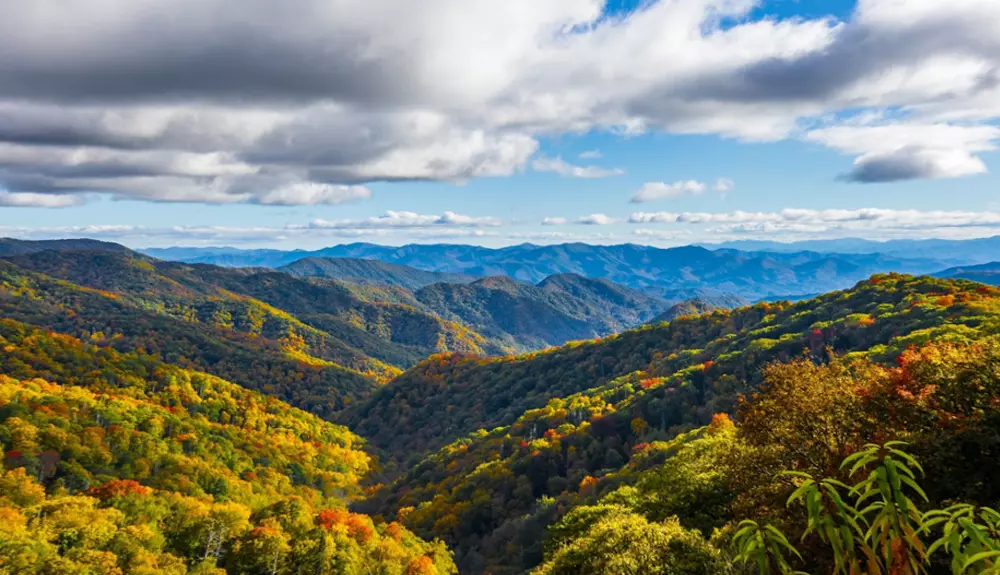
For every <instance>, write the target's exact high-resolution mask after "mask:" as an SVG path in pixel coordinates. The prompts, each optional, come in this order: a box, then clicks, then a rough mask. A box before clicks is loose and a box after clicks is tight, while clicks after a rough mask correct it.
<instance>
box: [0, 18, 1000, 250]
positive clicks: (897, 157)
mask: <svg viewBox="0 0 1000 575" xmlns="http://www.w3.org/2000/svg"><path fill="white" fill-rule="evenodd" d="M44 1H49V0H44ZM52 1H54V0H52ZM80 1H82V0H80ZM213 1H214V0H213ZM593 1H594V0H565V1H564V2H563V4H565V5H566V6H565V13H560V12H559V11H558V10H556V9H554V8H553V9H551V10H542V12H546V13H536V12H538V11H539V9H536V8H534V6H537V4H532V3H531V2H524V3H523V6H522V5H521V4H519V2H520V0H517V1H515V2H512V4H511V6H514V5H517V6H519V7H520V9H521V10H522V11H521V12H516V10H514V9H511V12H516V13H514V14H510V13H507V12H504V13H502V14H491V12H490V11H491V10H494V9H496V4H491V3H489V2H468V3H465V4H463V5H459V4H456V3H454V2H452V1H451V0H435V2H432V3H431V4H428V10H429V11H431V10H438V11H440V14H439V16H440V17H439V18H438V19H436V20H434V21H432V22H431V24H433V22H449V21H450V22H453V24H452V25H453V26H461V25H465V26H467V28H464V29H460V30H458V31H455V32H454V33H453V34H452V32H450V31H449V32H447V33H440V32H439V31H436V29H435V28H434V27H433V26H432V25H431V24H428V29H427V30H426V31H425V30H423V29H421V28H420V25H419V23H416V24H412V25H410V24H407V21H406V19H405V18H403V17H402V15H401V16H400V20H401V23H400V24H398V25H399V26H405V27H404V28H401V30H405V32H406V34H412V39H411V40H409V41H410V42H412V46H413V52H414V53H415V54H414V55H413V56H412V60H406V62H405V64H406V66H404V67H402V68H401V67H400V64H399V62H396V61H395V60H393V58H398V57H399V56H398V51H397V52H393V51H387V52H386V55H385V56H384V58H381V57H375V58H374V59H373V60H372V59H369V60H366V61H365V62H364V69H362V68H361V67H359V66H357V65H354V64H356V63H354V64H352V66H347V65H345V66H344V68H345V69H346V70H347V71H346V72H344V74H346V75H347V77H348V79H355V84H356V85H357V86H361V88H358V89H357V90H350V91H345V90H344V89H343V88H342V84H341V83H342V82H343V81H344V80H343V78H339V77H338V78H337V79H336V80H337V82H334V81H333V80H331V81H330V83H329V84H322V82H320V84H322V85H318V86H313V85H311V84H310V82H313V80H311V78H315V76H316V74H317V73H323V71H324V70H326V69H327V67H330V66H333V64H337V65H339V64H340V63H341V62H340V59H349V58H350V57H351V56H349V54H351V53H353V52H352V51H351V50H349V48H350V47H349V46H348V47H344V46H328V45H322V46H314V45H310V44H308V43H304V44H303V45H301V46H292V48H289V50H291V52H290V53H289V54H283V55H282V57H283V58H284V59H282V60H279V61H280V62H281V65H282V66H287V64H286V63H287V62H289V61H291V62H293V63H297V62H299V60H298V59H297V58H298V56H300V55H306V56H309V55H314V54H315V53H316V51H317V50H321V53H322V54H323V55H324V58H328V59H329V60H330V62H327V63H326V64H325V67H321V68H320V69H319V70H320V72H317V70H315V69H309V68H308V66H314V65H316V64H315V58H312V59H310V58H303V59H302V61H304V62H308V65H306V64H303V66H305V67H304V68H303V69H302V70H301V73H302V78H304V79H305V80H301V81H299V84H301V85H302V87H299V84H296V81H297V77H296V76H295V73H296V72H298V70H297V69H293V70H292V71H291V72H289V71H287V70H284V69H282V70H283V71H282V76H281V77H273V75H274V74H275V69H276V67H274V66H266V65H265V64H266V63H265V64H261V63H259V62H256V61H252V58H251V56H250V55H251V54H253V50H252V49H251V48H250V47H247V54H248V55H247V60H248V61H238V62H234V63H232V64H228V65H227V70H228V69H234V68H235V69H239V70H243V69H244V68H245V69H246V73H245V75H235V74H234V76H233V78H232V79H231V81H229V83H228V84H222V83H216V82H213V81H211V76H210V75H209V74H210V73H216V74H217V73H218V72H217V71H215V72H213V71H212V70H200V69H199V66H200V65H201V64H200V62H203V61H204V60H205V59H206V58H207V56H206V54H207V55H208V56H212V55H213V52H212V50H214V49H215V48H214V46H216V45H218V44H219V43H220V42H216V43H213V42H212V41H211V38H206V39H204V41H205V45H204V46H203V47H199V45H198V41H199V40H201V38H199V37H195V38H194V39H193V40H192V39H191V38H182V36H184V34H186V33H188V31H187V30H178V31H171V30H167V31H165V32H164V37H163V38H152V39H148V40H147V39H146V38H143V39H142V40H141V41H142V42H144V43H147V44H148V45H145V44H143V45H142V46H140V48H139V49H137V51H136V52H137V54H138V55H137V56H136V58H139V59H141V58H148V59H149V60H148V61H149V62H150V66H152V67H154V68H155V67H156V66H161V67H163V69H164V70H181V72H182V73H181V74H180V75H179V76H178V77H177V78H174V77H173V76H168V75H167V74H166V73H164V77H167V78H169V79H168V80H164V81H163V85H162V86H154V87H147V86H146V84H148V79H145V78H144V77H143V76H142V75H141V74H138V73H136V72H134V71H132V72H130V71H129V70H125V71H124V72H120V77H117V76H116V77H110V78H107V80H106V81H107V83H108V85H109V87H108V88H104V87H102V86H93V85H91V84H88V83H85V82H76V81H73V80H72V77H73V76H74V74H75V72H73V73H70V72H66V70H74V71H75V70H78V69H81V68H82V69H83V70H84V71H86V67H87V66H96V67H98V68H100V66H101V65H106V66H107V68H106V69H114V70H115V72H114V73H115V74H119V70H120V68H121V64H120V62H118V61H117V60H116V58H118V57H119V56H117V55H113V54H110V53H107V54H106V53H104V52H101V50H102V48H101V46H100V43H99V42H98V41H97V40H95V39H93V38H89V37H82V38H79V39H76V41H77V44H75V45H74V46H76V47H77V49H80V48H79V46H84V48H82V50H83V51H84V52H86V50H88V48H87V46H89V44H88V43H89V42H93V43H94V47H93V51H94V52H93V54H87V56H89V57H88V58H86V59H83V60H81V61H79V62H78V61H76V60H75V58H76V55H75V54H74V53H73V51H71V50H69V48H67V49H66V52H65V53H64V54H63V53H61V52H60V50H59V47H58V46H56V47H55V48H54V49H50V50H48V52H47V53H46V54H47V55H46V56H45V58H42V57H38V58H34V54H35V52H34V51H32V50H31V48H32V46H31V45H30V43H29V42H30V39H25V38H27V35H21V36H20V38H21V40H20V41H22V42H24V44H22V45H13V46H4V43H5V42H8V43H10V42H12V41H11V40H9V39H3V38H5V37H4V35H3V34H2V33H3V32H4V30H3V28H2V25H0V53H3V52H4V49H7V50H8V51H14V52H15V53H20V54H24V55H26V58H25V62H24V63H23V65H21V66H20V67H15V69H6V68H4V67H3V66H2V65H0V86H2V85H4V84H5V82H4V80H19V82H20V83H19V85H24V86H27V88H25V90H28V91H29V92H30V93H5V92H3V91H2V90H0V234H3V235H11V236H15V237H25V238H43V237H75V236H91V237H98V238H101V239H108V240H112V241H121V242H122V243H126V244H127V245H132V246H135V247H148V246H164V245H238V246H246V247H280V248H291V247H307V248H315V247H320V246H323V245H330V244H333V243H341V242H349V241H374V242H380V243H391V244H402V243H407V242H471V243H477V244H483V245H506V244H512V243H521V242H525V241H531V242H535V243H554V242H564V241H589V242H602V243H607V242H612V243H622V242H636V243H650V244H655V245H678V244H683V243H689V242H695V241H698V242H703V241H724V240H729V239H741V238H755V239H776V240H782V241H791V240H796V239H812V238H817V237H847V236H850V237H858V236H860V237H870V238H874V239H882V238H895V237H976V236H985V235H994V234H995V233H996V232H995V229H996V227H998V226H1000V199H998V197H997V190H998V185H997V184H998V180H997V177H996V176H995V175H994V174H993V173H991V172H992V171H995V169H996V164H997V162H998V161H1000V158H998V154H997V153H996V152H995V151H994V149H993V148H994V145H995V142H996V140H997V137H998V133H997V127H996V126H997V115H998V114H1000V108H997V106H996V105H992V104H990V103H989V102H990V101H991V99H992V97H993V96H994V95H996V96H998V97H1000V91H997V89H996V87H995V86H994V85H992V84H990V83H988V82H983V81H982V79H983V78H984V77H985V76H984V74H987V73H988V71H989V69H990V65H1000V49H997V50H996V51H995V52H990V51H989V50H991V49H994V48H996V47H997V46H1000V44H997V43H995V45H994V46H987V47H986V48H983V46H982V45H980V44H982V43H979V44H976V45H972V44H975V43H973V42H970V45H969V46H964V45H962V44H961V42H962V39H963V38H970V37H971V38H975V37H977V34H987V33H989V32H990V30H989V29H988V27H989V26H990V24H988V23H987V24H980V23H979V22H980V21H982V20H986V21H987V22H988V21H989V20H990V19H989V16H990V15H991V14H992V13H991V12H988V11H990V10H993V11H995V12H998V14H997V15H998V16H1000V10H997V9H996V7H995V6H993V5H992V4H991V3H990V2H986V1H983V0H965V1H963V0H959V1H957V2H956V3H955V4H954V5H953V6H952V9H951V10H950V11H949V12H948V13H947V14H946V16H947V17H953V19H954V20H955V22H954V23H953V24H949V22H950V21H944V24H942V25H941V30H942V34H953V39H954V41H955V42H957V43H958V44H954V45H953V46H957V47H956V48H955V49H954V50H953V51H951V52H949V53H937V52H935V51H934V47H933V46H930V47H922V46H921V45H919V43H915V42H912V41H908V42H906V43H905V44H900V42H903V40H906V38H907V34H908V33H910V32H911V29H912V30H918V29H919V27H920V25H921V23H922V22H926V21H942V20H941V18H942V16H941V14H942V13H941V12H938V10H940V9H939V8H936V7H935V3H931V2H924V1H923V0H913V2H910V3H903V4H898V3H897V4H894V0H866V2H865V3H864V4H862V5H860V6H856V5H855V3H854V2H841V1H820V0H802V1H799V2H795V1H790V0H774V1H771V2H764V3H752V2H743V1H741V0H731V1H729V2H724V1H721V0H674V1H672V2H668V1H666V0H663V1H660V2H652V3H649V4H648V5H644V7H643V8H641V9H639V10H637V9H636V3H635V2H634V1H632V0H626V1H625V2H619V1H615V2H612V3H611V4H609V5H605V6H603V7H602V8H601V10H600V11H599V12H592V13H590V14H589V15H588V12H587V10H588V9H589V7H591V4H588V2H590V3H592V2H593ZM393 2H394V0H380V1H379V2H378V4H386V5H391V4H392V3H393ZM110 4H115V3H114V2H110ZM270 4H272V3H271V2H269V0H254V1H253V2H252V3H251V4H250V5H249V7H248V10H253V8H254V6H260V7H261V10H262V11H263V9H264V8H267V7H268V5H270ZM432 5H433V6H432ZM169 6H170V4H169V3H165V4H164V9H168V8H169ZM318 6H319V4H317V10H320V8H319V7H318ZM383 8H384V6H383ZM907 10H910V11H911V12H912V13H907V12H906V11H907ZM720 11H722V12H727V13H725V14H723V15H722V17H721V18H720V17H719V13H720ZM549 12H551V13H549ZM609 14H610V15H611V16H610V17H609ZM887 14H895V16H894V17H889V16H886V15H887ZM956 14H957V16H956ZM963 15H965V16H969V17H968V18H959V17H958V16H963ZM142 16H143V14H141V13H140V14H137V15H135V16H134V18H135V22H136V29H137V30H139V29H140V26H139V23H140V22H141V20H142ZM304 16H308V14H306V15H304ZM304 16H302V18H304ZM315 16H316V17H315V18H312V21H308V20H307V19H299V17H297V16H289V19H288V21H287V22H283V23H282V26H283V27H285V30H284V31H285V32H286V33H290V32H292V31H296V30H298V31H300V32H302V35H303V36H306V37H308V36H309V34H307V33H306V32H307V31H309V30H312V28H310V27H311V26H319V25H321V24H323V22H322V18H321V17H320V16H318V15H315ZM129 17H130V14H129V13H126V14H124V15H122V20H123V21H124V22H125V23H126V25H125V28H126V29H127V27H128V26H127V23H128V21H129ZM504 18H514V19H513V20H511V21H510V22H508V27H507V28H506V29H504V28H498V29H497V30H491V29H490V27H489V25H488V24H489V23H491V22H494V21H496V22H497V26H499V25H500V24H502V23H503V19H504ZM14 20H15V21H16V18H15V19H14ZM316 20H319V21H320V22H319V24H316V22H315V21H316ZM566 22H584V23H586V24H583V25H581V24H574V30H575V32H574V33H573V34H572V35H573V36H574V37H572V38H571V37H567V36H560V34H558V33H553V30H555V31H556V32H558V30H559V28H558V26H563V27H564V26H566ZM15 24H16V22H15ZM55 24H56V23H53V25H55ZM239 25H240V24H239V23H234V22H218V23H217V26H218V31H216V32H215V34H216V35H221V36H222V37H223V39H225V34H227V33H232V34H233V38H237V39H238V38H239V37H240V36H239V34H235V33H234V27H237V26H239ZM474 25H477V26H474ZM685 25H686V26H687V28H684V26H685ZM981 25H982V26H985V27H986V28H985V29H983V30H980V29H977V28H975V27H976V26H981ZM329 26H348V27H349V29H348V30H349V31H350V32H351V33H355V34H357V35H358V37H365V38H370V39H371V41H372V45H378V43H377V42H376V40H381V39H382V38H383V35H386V36H387V35H389V34H392V35H393V37H399V36H400V33H399V32H398V31H395V29H394V28H392V27H391V26H390V25H388V24H379V25H378V26H376V25H374V24H372V21H371V20H369V19H366V18H363V17H358V18H357V21H356V22H348V23H346V24H344V23H342V22H340V21H339V20H338V22H337V23H336V24H334V23H332V21H331V23H330V24H329ZM382 26H388V27H389V29H388V30H386V29H383V28H382ZM512 26H513V27H514V28H516V31H522V30H521V29H522V28H523V32H524V37H523V39H522V40H520V41H519V40H517V38H518V37H519V36H518V34H517V33H514V32H510V30H511V27H512ZM949 26H951V27H949ZM299 27H301V30H299ZM970 27H972V28H971V29H970ZM952 28H954V29H953V30H952ZM318 29H319V30H320V31H323V29H322V27H321V26H320V28H318ZM470 30H474V31H475V33H472V32H470ZM98 32H100V29H99V28H98V30H97V31H95V34H96V33H98ZM211 32H212V31H211V30H208V31H206V32H205V34H206V35H211ZM235 32H238V30H235ZM331 32H332V31H331ZM449 34H451V35H454V36H455V37H454V38H451V37H448V36H449ZM539 34H541V36H539ZM404 35H405V34H404ZM508 35H509V36H511V37H514V38H515V40H511V41H510V44H509V46H508V45H503V46H501V47H500V48H497V47H496V44H497V43H498V42H500V41H501V40H500V39H503V38H506V37H507V36H508ZM441 36H445V37H443V38H442V37H441ZM688 36H691V37H694V38H695V39H694V40H691V39H690V38H688V40H676V39H677V38H686V37H688ZM539 37H541V38H543V40H542V41H539V40H538V38H539ZM852 38H867V39H869V40H866V41H865V42H866V43H865V44H864V46H863V48H860V49H859V48H857V44H858V42H857V40H853V39H852ZM672 39H674V40H672ZM180 41H185V42H187V43H191V42H194V45H195V49H194V51H195V52H196V53H199V54H201V58H200V59H198V60H197V61H195V60H192V61H190V62H170V61H169V58H170V57H172V54H173V52H171V51H170V50H171V46H174V45H175V44H174V43H175V42H180ZM233 41H234V42H237V41H238V40H233ZM13 42H15V43H16V42H18V39H16V38H15V40H13ZM539 42H541V44H539ZM221 43H222V44H225V42H224V41H222V42H221ZM574 43H575V44H574ZM439 44H440V45H439ZM236 46H237V47H239V45H238V44H236ZM462 46H469V48H468V52H469V55H468V59H463V56H464V53H463V51H462V50H459V51H458V53H457V54H456V51H455V48H456V47H462ZM409 47H410V46H409V45H407V46H404V48H407V49H408V48H409ZM199 49H200V50H202V51H203V52H204V53H200V52H198V50H199ZM338 50H342V51H343V53H344V54H347V55H344V56H341V55H340V52H338ZM373 50H374V48H373ZM984 50H985V51H984ZM233 53H235V54H239V53H240V52H239V50H230V51H228V52H226V54H227V57H231V56H232V54H233ZM53 54H54V56H53ZM633 54H634V58H633ZM859 54H860V56H861V57H860V58H859V57H858V55H859ZM102 58H103V59H105V60H106V61H102ZM605 58H606V59H605ZM63 60H65V61H63ZM633 60H634V61H633ZM94 62H97V64H94ZM321 64H322V62H321ZM170 66H176V68H170ZM491 66H492V67H491ZM383 68H384V69H385V70H387V71H389V72H393V74H389V73H388V72H385V73H384V74H383V72H384V71H383ZM106 69H103V70H105V71H106ZM403 69H419V70H418V71H417V72H414V73H413V74H404V75H403V76H400V75H399V70H403ZM814 69H820V70H822V72H820V76H817V75H815V74H814V72H813V71H812V70H814ZM25 70H27V72H25ZM483 70H485V72H484V71H483ZM99 71H101V70H96V71H95V72H94V74H95V76H94V77H102V78H103V77H106V76H107V74H106V76H99V75H97V74H96V73H97V72H99ZM487 72H490V73H487ZM188 73H189V77H187V76H184V74H188ZM269 74H271V75H272V76H271V77H269V76H268V75H269ZM439 74H440V75H441V76H440V78H444V80H439V79H438V78H439ZM206 78H208V79H206ZM830 78H832V79H830ZM144 80H146V82H145V83H143V81H144ZM828 80H829V81H828ZM171 82H173V83H171ZM282 82H284V84H282ZM7 83H9V82H7ZM60 83H64V84H65V86H63V87H62V89H60V86H61V84H60ZM286 84H291V85H292V86H293V87H290V88H287V89H286V87H285V85H286ZM820 84H822V86H820ZM826 84H829V85H826ZM941 85H948V86H952V87H954V89H953V90H952V91H951V92H942V91H940V90H939V89H938V86H941ZM817 86H818V87H817ZM73 90H79V91H80V98H79V102H84V103H78V102H77V101H76V100H73V99H67V98H66V97H65V93H67V92H69V93H72V91H73ZM157 90H158V91H157ZM174 90H176V93H174ZM272 90H277V92H276V93H273V94H272V93H270V91H272ZM991 90H992V92H991ZM357 91H361V92H363V93H355V92H357ZM178 94H179V95H178ZM234 94H235V95H234ZM261 94H263V95H261ZM27 96H31V97H32V98H33V99H32V103H31V105H30V106H29V105H27V104H25V102H26V99H25V98H26V97H27ZM168 96H169V97H168ZM234 97H235V98H236V99H235V100H234ZM233 102H236V103H235V104H234V103H233ZM122 118H124V119H125V120H124V121H122ZM192 118H194V119H195V120H192ZM5 125H6V128H5ZM258 125H259V126H260V129H257V128H256V127H257V126H258ZM94 126H97V128H94ZM234 126H237V127H236V128H234ZM251 128H253V129H251ZM59 130H62V131H64V132H66V133H67V134H71V137H69V136H66V137H64V139H62V140H58V141H57V140H55V139H53V140H52V141H46V140H45V139H46V138H50V137H52V136H51V135H52V134H54V133H56V132H58V131H59ZM185 130H187V132H185ZM60 133H62V132H60ZM557 159H558V160H559V161H561V164H560V165H558V166H556V167H555V168H553V165H554V164H556V163H557V162H556V160H557ZM560 172H562V173H560ZM583 176H600V177H583ZM720 182H724V183H725V185H722V186H720V185H719V184H720ZM644 186H645V187H646V189H647V190H660V192H655V193H651V194H645V196H644V194H639V190H640V189H643V188H644ZM721 188H725V190H724V191H720V190H721ZM637 194H638V195H637ZM649 195H652V196H654V197H653V199H649V200H648V201H641V202H638V201H635V200H636V199H637V198H643V197H648V196H649ZM595 215H596V216H597V217H593V218H589V219H588V217H589V216H595ZM546 218H549V222H550V224H551V223H552V222H556V223H555V224H554V225H543V220H545V219H546ZM581 219H583V220H585V221H588V222H591V223H589V224H588V223H582V222H579V220H581Z"/></svg>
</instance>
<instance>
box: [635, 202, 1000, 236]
mask: <svg viewBox="0 0 1000 575" xmlns="http://www.w3.org/2000/svg"><path fill="white" fill-rule="evenodd" d="M628 221H629V222H630V223H633V224H668V225H669V224H678V225H696V226H700V227H701V231H703V232H704V233H707V234H716V235H717V234H722V235H732V234H739V235H752V236H765V235H773V234H785V235H805V236H809V237H842V236H862V237H884V236H887V235H904V236H905V235H916V236H926V235H928V234H934V235H954V234H953V233H951V232H949V230H966V232H965V234H966V235H984V234H993V233H996V231H997V229H998V228H1000V212H989V211H984V212H969V211H933V210H929V211H922V210H891V209H881V208H862V209H854V210H839V209H833V210H808V209H793V208H789V209H785V210H781V211H780V212H743V211H734V212H718V213H703V212H679V213H675V212H636V213H634V214H632V215H631V216H630V217H629V220H628ZM706 226H711V227H706Z"/></svg>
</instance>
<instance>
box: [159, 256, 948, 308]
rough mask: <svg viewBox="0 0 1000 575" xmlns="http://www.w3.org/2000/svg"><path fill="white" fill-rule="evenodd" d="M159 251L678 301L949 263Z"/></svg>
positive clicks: (784, 291) (834, 283)
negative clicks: (490, 279) (374, 265)
mask: <svg viewBox="0 0 1000 575" xmlns="http://www.w3.org/2000/svg"><path fill="white" fill-rule="evenodd" d="M145 253H147V254H149V255H151V256H154V257H158V258H163V259H179V260H183V261H188V262H203V263H213V264H216V265H227V266H229V265H237V266H265V267H281V266H284V265H288V264H289V263H291V262H292V261H298V260H301V259H304V258H309V257H337V258H360V259H373V260H379V261H382V262H387V263H393V264H400V265H405V266H410V267H413V268H417V269H421V270H424V271H430V272H441V273H452V274H464V275H472V276H496V275H505V276H508V277H511V278H513V279H516V280H520V281H525V282H529V283H532V284H537V283H539V282H541V281H542V280H544V279H545V278H547V277H549V276H552V275H559V274H565V273H573V274H578V275H580V276H584V277H588V278H601V279H606V280H609V281H612V282H614V283H616V284H620V285H623V286H626V287H630V288H632V289H636V290H640V291H644V292H646V293H647V294H650V295H653V296H655V297H659V298H661V299H665V300H667V301H668V302H670V303H677V302H680V301H683V300H685V299H689V298H690V297H693V296H694V295H695V294H692V293H691V292H690V290H694V289H698V290H706V289H711V290H717V291H718V292H723V293H731V294H735V295H738V296H740V297H743V298H746V299H748V300H752V301H756V300H761V299H766V298H775V297H779V298H780V297H794V296H800V295H802V294H811V293H822V292H826V291H830V290H833V289H843V288H846V287H850V286H851V285H853V284H854V283H856V282H857V281H860V280H861V279H864V278H866V277H868V276H870V275H871V274H873V273H881V272H891V271H895V272H901V273H913V274H925V273H930V272H936V271H938V270H941V269H943V268H946V267H950V266H951V265H953V264H952V263H950V261H943V260H938V259H932V258H911V257H905V256H898V255H884V254H873V253H852V254H842V253H820V252H816V251H796V252H783V251H775V252H748V251H739V250H732V249H716V250H709V249H706V248H704V247H699V246H684V247H678V248H667V249H661V248H655V247H651V246H641V245H635V244H621V245H611V246H595V245H588V244H581V243H572V244H560V245H551V246H538V245H534V244H522V245H517V246H509V247H505V248H499V249H490V248H483V247H478V246H470V245H417V244H411V245H405V246H400V247H394V246H381V245H375V244H367V243H354V244H345V245H338V246H331V247H328V248H323V249H321V250H316V251H312V252H305V251H291V252H282V251H277V250H235V249H233V248H220V249H216V248H200V249H196V248H168V249H161V250H146V252H145Z"/></svg>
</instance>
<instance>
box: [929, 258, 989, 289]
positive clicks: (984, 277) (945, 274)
mask: <svg viewBox="0 0 1000 575" xmlns="http://www.w3.org/2000/svg"><path fill="white" fill-rule="evenodd" d="M934 275H936V276H937V277H941V278H960V279H966V280H972V281H976V282H980V283H984V284H990V285H1000V262H989V263H985V264H979V265H975V266H958V267H953V268H948V269H946V270H943V271H940V272H938V273H936V274H934Z"/></svg>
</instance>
